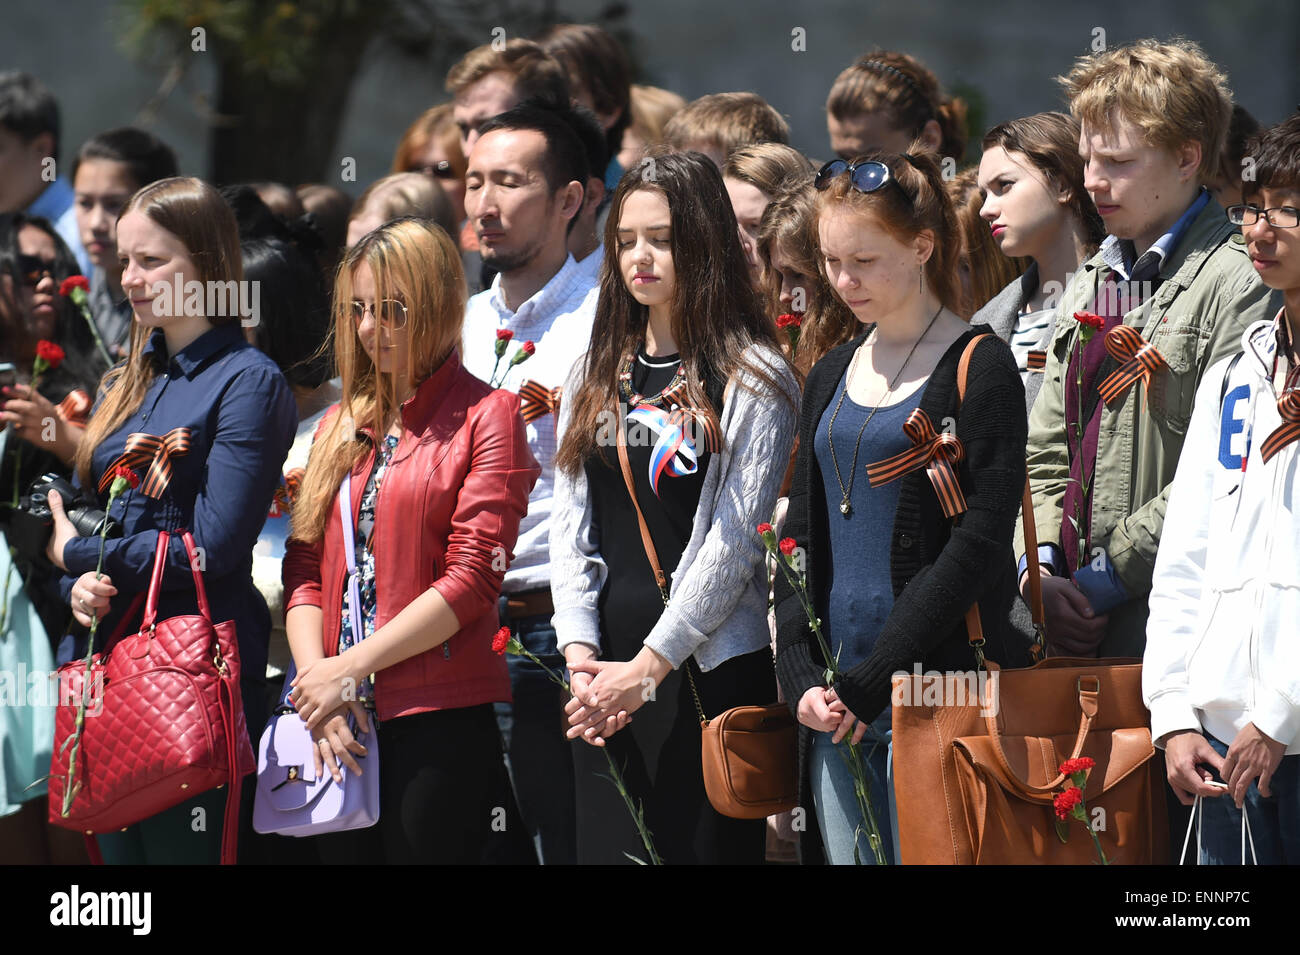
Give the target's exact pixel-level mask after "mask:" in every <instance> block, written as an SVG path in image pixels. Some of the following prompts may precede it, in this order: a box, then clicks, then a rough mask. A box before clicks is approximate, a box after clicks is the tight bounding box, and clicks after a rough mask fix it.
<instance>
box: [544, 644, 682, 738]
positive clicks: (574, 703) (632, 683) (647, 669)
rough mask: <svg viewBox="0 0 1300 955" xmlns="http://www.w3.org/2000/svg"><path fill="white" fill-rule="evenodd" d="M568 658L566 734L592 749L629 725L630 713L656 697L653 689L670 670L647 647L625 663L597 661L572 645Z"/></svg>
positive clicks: (582, 648) (589, 653) (669, 667)
mask: <svg viewBox="0 0 1300 955" xmlns="http://www.w3.org/2000/svg"><path fill="white" fill-rule="evenodd" d="M566 656H567V657H568V667H569V673H570V677H569V690H570V692H571V693H572V694H573V696H572V698H571V699H570V700H569V702H568V703H567V704H565V707H564V712H565V714H566V715H567V716H568V719H569V728H568V730H567V731H566V733H565V736H567V737H568V738H569V739H579V738H580V739H582V740H583V741H584V742H586V743H590V744H591V745H592V746H604V745H605V740H607V739H609V737H611V736H613V735H614V734H615V733H617V732H618V731H619V730H621V729H623V728H624V727H625V726H627V725H628V723H630V722H632V714H633V713H635V712H636V711H637V710H639V709H640V708H641V707H642V706H644V705H645V704H646V703H649V702H652V701H653V700H654V698H655V690H656V689H658V687H659V684H660V683H662V682H663V681H664V678H665V677H666V676H667V675H668V674H669V673H670V672H671V671H672V664H670V663H669V662H668V661H667V660H665V659H664V658H663V657H661V656H660V655H659V654H657V653H655V652H654V651H653V650H651V649H650V648H649V647H643V648H642V649H641V651H640V652H639V653H637V655H636V656H635V657H633V658H632V659H631V660H628V661H627V662H626V663H620V662H617V661H614V660H597V659H595V655H594V654H593V653H592V651H591V650H590V649H589V648H586V647H581V646H580V645H577V644H575V645H573V649H572V650H571V651H570V653H569V654H566Z"/></svg>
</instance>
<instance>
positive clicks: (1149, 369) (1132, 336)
mask: <svg viewBox="0 0 1300 955" xmlns="http://www.w3.org/2000/svg"><path fill="white" fill-rule="evenodd" d="M1106 351H1107V352H1109V353H1110V356H1111V357H1112V358H1114V359H1115V360H1116V361H1117V362H1120V366H1119V367H1118V368H1116V369H1115V370H1114V371H1113V372H1111V373H1110V374H1109V375H1108V376H1107V377H1106V380H1105V381H1103V382H1102V383H1101V385H1100V386H1099V387H1098V388H1097V393H1098V394H1099V395H1101V400H1102V401H1104V402H1106V404H1107V406H1109V405H1112V404H1114V403H1115V402H1116V401H1118V400H1119V399H1120V397H1122V396H1123V394H1124V392H1126V391H1127V390H1128V389H1129V386H1130V385H1132V384H1133V382H1135V381H1137V380H1138V379H1141V380H1142V381H1144V382H1145V383H1146V389H1147V393H1148V395H1149V394H1150V392H1151V380H1152V378H1153V377H1154V376H1155V373H1156V372H1158V371H1160V370H1161V369H1162V368H1168V367H1169V363H1168V362H1166V361H1165V359H1164V356H1162V355H1161V354H1160V352H1159V351H1157V350H1156V346H1155V345H1153V344H1151V343H1150V342H1149V341H1147V340H1146V339H1145V338H1143V337H1142V333H1141V332H1139V331H1138V330H1137V329H1136V328H1133V327H1132V326H1131V325H1116V326H1115V327H1114V328H1112V329H1111V330H1110V331H1108V332H1107V333H1106Z"/></svg>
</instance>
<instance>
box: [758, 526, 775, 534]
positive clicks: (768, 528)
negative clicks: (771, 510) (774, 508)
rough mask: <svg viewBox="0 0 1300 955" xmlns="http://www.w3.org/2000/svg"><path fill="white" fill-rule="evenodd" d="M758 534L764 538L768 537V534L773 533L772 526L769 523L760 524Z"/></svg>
mask: <svg viewBox="0 0 1300 955" xmlns="http://www.w3.org/2000/svg"><path fill="white" fill-rule="evenodd" d="M758 533H759V534H760V535H762V536H767V535H768V534H770V533H772V525H771V524H768V523H762V524H759V525H758Z"/></svg>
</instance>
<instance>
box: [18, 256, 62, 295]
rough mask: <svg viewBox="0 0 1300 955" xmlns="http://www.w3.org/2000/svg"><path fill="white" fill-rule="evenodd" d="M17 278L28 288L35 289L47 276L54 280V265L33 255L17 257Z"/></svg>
mask: <svg viewBox="0 0 1300 955" xmlns="http://www.w3.org/2000/svg"><path fill="white" fill-rule="evenodd" d="M17 265H18V278H19V279H20V280H21V281H22V283H23V284H24V285H26V286H27V287H28V288H36V286H38V285H40V284H41V280H42V279H44V278H45V277H46V276H47V275H48V276H49V277H50V278H54V263H53V262H46V261H45V260H44V259H42V258H40V257H39V256H35V255H20V256H18V261H17Z"/></svg>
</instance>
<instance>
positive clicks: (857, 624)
mask: <svg viewBox="0 0 1300 955" xmlns="http://www.w3.org/2000/svg"><path fill="white" fill-rule="evenodd" d="M818 181H819V188H821V189H822V190H823V191H822V192H821V194H820V195H819V203H820V213H819V217H818V239H819V246H820V256H821V259H820V261H821V266H822V268H823V269H824V271H825V273H826V277H827V280H828V281H829V282H831V284H832V285H833V286H834V287H835V289H836V291H837V293H838V294H839V295H840V296H841V297H842V298H843V299H844V301H845V302H846V304H847V305H848V306H849V307H850V308H851V309H852V310H853V312H854V314H855V315H856V316H857V318H858V320H859V321H861V322H862V323H863V325H864V326H865V328H864V332H863V334H861V335H860V336H859V337H858V338H856V339H855V340H854V341H852V342H849V343H847V344H845V345H842V346H840V347H839V348H837V349H835V350H834V351H832V352H830V353H829V354H828V355H826V357H825V358H823V359H822V360H821V361H820V362H818V363H817V365H816V366H814V368H813V369H812V372H811V373H810V375H809V377H808V381H807V385H806V387H805V391H804V398H803V408H802V413H801V420H800V428H799V436H800V442H799V454H798V457H797V459H796V462H795V472H794V482H793V485H792V487H791V490H790V506H789V514H788V517H787V521H786V525H785V535H786V536H789V537H793V538H794V539H795V540H796V542H797V543H798V544H799V546H800V547H802V548H803V559H804V568H805V571H806V575H807V583H808V587H809V592H810V594H811V595H812V600H813V605H814V607H815V609H816V611H817V614H818V616H819V618H820V619H821V621H822V626H823V632H824V633H825V635H826V638H827V641H828V643H829V644H830V647H831V651H832V653H837V654H838V655H839V667H840V669H841V670H842V671H844V676H843V678H842V679H840V680H838V681H836V683H835V684H834V686H831V687H827V686H826V681H825V677H824V674H825V668H826V663H825V661H824V660H823V658H822V654H821V652H820V651H819V649H818V643H817V640H816V638H815V637H814V636H813V635H812V633H811V630H810V628H809V624H808V620H807V617H806V615H805V614H804V611H803V608H802V606H801V604H800V602H799V599H798V597H797V596H796V595H795V593H794V592H793V591H792V590H791V588H790V587H789V586H788V584H787V583H786V581H785V580H784V578H783V576H782V575H780V574H778V575H777V578H776V622H777V660H776V665H777V674H778V677H779V679H780V682H781V686H782V690H783V691H784V694H785V698H786V699H787V700H789V701H791V704H792V707H793V708H794V709H795V711H796V715H797V717H798V718H799V721H800V723H801V724H803V725H802V731H801V733H800V746H799V756H800V759H799V766H800V797H801V798H800V805H801V806H803V807H805V809H806V810H811V809H814V808H815V809H816V812H806V813H805V822H806V825H805V828H804V834H803V838H802V840H801V845H800V848H801V856H802V859H803V861H805V862H814V861H817V860H818V858H820V856H821V851H820V850H821V848H822V845H823V843H824V844H825V847H826V850H827V852H826V855H827V858H828V861H836V862H844V861H852V858H853V846H854V843H855V839H856V840H857V842H856V844H857V845H858V847H859V848H860V850H861V855H862V861H864V862H865V861H870V859H871V852H870V850H869V849H868V848H866V845H865V840H863V839H861V838H860V837H858V836H856V834H855V832H854V826H855V825H856V823H857V818H858V816H857V806H856V803H855V802H853V799H852V787H851V782H850V783H849V785H848V788H847V790H846V788H845V781H846V778H847V774H846V772H845V770H844V769H843V764H842V761H841V760H840V759H839V758H838V757H839V754H838V753H834V749H835V748H836V747H834V746H833V745H832V744H833V743H838V742H839V741H840V740H841V739H843V738H846V737H848V736H850V734H851V736H852V738H853V739H854V740H855V741H859V740H865V742H863V744H862V749H863V752H864V754H865V753H866V752H867V751H869V750H870V751H872V755H871V757H870V758H869V759H868V764H869V769H870V771H871V775H872V777H873V782H872V788H873V809H874V812H875V814H876V817H877V820H878V824H879V827H880V830H881V834H882V837H883V841H884V844H885V847H886V853H885V854H886V856H889V855H891V854H892V853H891V851H890V849H891V847H892V840H891V838H890V832H889V830H890V818H891V813H890V812H889V811H888V803H889V798H888V797H889V793H888V791H887V789H888V781H887V773H886V768H885V767H886V762H887V752H888V741H889V719H890V710H889V705H890V679H891V675H892V674H893V673H894V672H896V671H899V670H903V671H906V672H911V671H912V669H913V666H914V665H916V664H920V666H921V669H922V670H932V669H933V670H940V671H944V670H971V669H974V668H975V665H976V660H975V656H974V653H973V651H972V650H971V648H970V646H969V644H968V640H967V634H966V628H965V623H964V616H965V613H966V611H967V609H968V608H969V607H970V606H971V605H972V604H973V603H975V602H976V601H978V602H979V603H980V609H981V616H982V619H983V621H984V622H985V639H986V641H987V642H986V645H985V647H984V652H985V655H986V656H987V657H988V658H989V659H992V660H995V661H998V662H999V663H1002V664H1005V665H1015V664H1020V663H1022V662H1025V659H1026V657H1027V654H1026V650H1025V648H1022V647H1020V646H1019V645H1018V642H1017V644H1016V645H1010V644H1011V643H1012V642H1013V641H1012V640H1011V639H1010V638H1008V636H1007V634H1005V633H1004V632H1003V628H1002V626H1000V622H1002V621H1005V620H1006V619H1007V611H1008V608H1007V606H1006V604H1007V602H1008V598H1009V597H1010V595H1011V594H1012V593H1013V592H1014V591H1013V590H1012V589H1010V584H1011V583H1012V582H1013V578H1014V559H1013V556H1012V547H1011V537H1012V533H1013V529H1014V525H1015V520H1016V513H1017V509H1018V506H1019V502H1020V497H1021V491H1022V490H1023V488H1024V480H1025V457H1024V449H1025V438H1026V433H1025V430H1026V429H1025V419H1024V387H1023V385H1022V384H1021V381H1020V377H1019V374H1018V373H1017V370H1016V365H1015V361H1014V359H1013V358H1012V356H1011V353H1010V350H1009V349H1008V348H1007V346H1006V344H1005V343H1003V342H1001V341H999V340H998V339H996V338H995V337H994V336H991V335H984V339H985V340H984V341H981V342H980V344H979V345H978V346H976V347H975V349H974V351H973V353H972V356H971V359H970V365H969V370H968V385H967V390H966V396H965V400H964V401H959V399H958V393H957V367H958V364H959V361H960V359H961V356H962V353H963V352H964V351H965V350H966V346H967V345H968V344H969V343H970V342H971V341H972V340H974V339H975V338H977V337H980V336H981V335H982V334H983V332H982V330H979V329H970V328H969V327H967V326H965V325H964V323H962V322H961V320H960V319H959V318H957V317H956V315H955V314H953V312H952V311H951V309H950V308H948V307H947V306H948V304H949V303H951V302H954V301H955V300H956V290H955V288H954V282H953V275H954V274H955V269H954V268H953V264H954V262H955V255H956V243H957V238H956V236H957V233H956V229H955V227H954V220H953V216H952V209H951V206H950V205H949V204H948V200H947V198H946V195H945V192H944V190H943V183H942V179H941V178H940V176H939V171H938V168H937V167H936V166H935V164H934V163H933V161H931V160H930V159H928V158H927V157H922V156H916V157H913V156H892V155H888V156H884V155H882V156H878V157H875V158H874V160H865V161H860V162H858V163H855V164H852V165H850V166H847V167H846V164H844V163H843V162H833V163H828V164H827V166H826V167H823V170H822V172H821V173H819V176H818ZM918 412H924V414H925V415H926V416H927V417H928V418H929V420H930V422H931V423H932V424H933V427H934V429H935V430H936V431H944V430H948V431H950V432H952V433H955V434H956V436H957V438H958V439H959V440H960V442H961V444H962V447H963V449H964V457H963V458H962V460H961V461H960V463H959V464H958V465H957V468H956V470H957V474H958V478H959V481H960V485H961V488H962V492H963V495H964V498H965V509H964V510H963V511H961V512H960V513H959V514H958V516H957V520H956V521H955V522H954V521H953V520H952V519H950V518H949V517H947V516H945V514H944V511H943V508H942V506H941V504H940V500H939V497H938V495H937V493H936V491H935V489H934V487H933V486H932V483H931V480H930V478H929V477H928V476H927V474H926V472H925V470H924V468H918V469H916V470H912V471H908V472H907V473H905V474H903V475H902V476H901V477H900V478H898V479H896V480H894V481H890V482H887V483H879V482H877V484H876V485H875V486H873V484H872V482H871V480H870V479H869V478H868V475H867V473H866V468H867V466H868V465H871V464H875V463H877V461H879V460H881V459H882V458H888V457H891V456H893V455H894V454H896V453H899V452H900V451H906V450H907V449H909V448H911V447H912V446H913V443H912V440H911V439H910V438H909V437H907V435H905V434H904V433H903V432H902V430H901V424H902V422H903V421H906V420H908V419H909V418H911V419H915V417H916V415H917V414H918ZM873 419H874V426H873ZM855 436H856V441H855ZM886 560H887V561H888V565H889V566H888V568H887V569H886V567H885V566H884V563H885V561H886ZM828 752H832V753H833V755H832V756H827V755H826V754H827V753H828ZM846 793H847V795H846ZM823 824H824V825H825V826H826V829H827V832H826V834H825V837H824V838H822V836H821V832H820V826H821V825H823Z"/></svg>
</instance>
